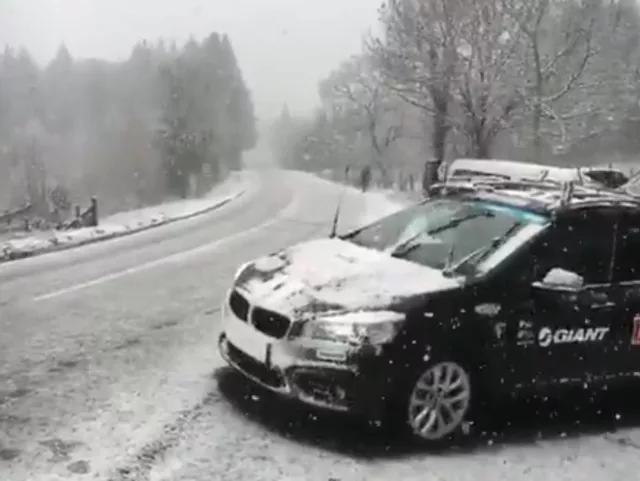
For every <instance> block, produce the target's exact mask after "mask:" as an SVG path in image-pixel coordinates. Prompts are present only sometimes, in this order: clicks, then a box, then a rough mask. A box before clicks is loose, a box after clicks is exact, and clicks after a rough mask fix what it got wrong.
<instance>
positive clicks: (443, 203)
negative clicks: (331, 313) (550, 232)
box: [345, 199, 548, 273]
mask: <svg viewBox="0 0 640 481" xmlns="http://www.w3.org/2000/svg"><path fill="white" fill-rule="evenodd" d="M547 222H548V219H547V218H546V217H544V216H541V215H538V214H534V213H531V212H528V211H526V210H523V209H519V208H514V207H506V206H503V205H499V204H495V203H491V202H484V201H475V200H474V201H461V200H453V199H435V200H429V201H426V202H423V203H421V204H418V205H415V206H413V207H410V208H408V209H405V210H403V211H401V212H397V213H395V214H393V215H390V216H388V217H385V218H383V219H381V220H380V221H378V222H375V223H374V224H371V225H369V226H366V227H364V228H362V229H360V230H358V231H355V232H354V233H352V234H349V235H347V236H345V239H346V240H349V241H350V242H353V243H354V244H357V245H359V246H362V247H367V248H370V249H375V250H379V251H383V252H386V253H388V254H389V255H390V256H393V257H397V258H401V259H405V260H408V261H411V262H415V263H418V264H422V265H425V266H427V267H432V268H435V269H442V270H445V271H451V270H452V269H453V270H459V271H460V272H461V273H462V272H466V271H465V269H464V268H467V269H469V268H471V269H472V268H473V266H475V265H477V263H479V262H480V261H481V260H484V259H486V258H487V257H488V256H489V255H490V254H492V253H493V252H495V251H496V250H497V249H498V248H499V247H500V246H502V245H504V244H505V243H506V242H507V241H508V240H509V239H510V238H511V237H512V236H515V235H516V234H517V233H518V232H519V231H520V230H522V229H523V228H525V227H527V226H529V225H531V224H536V225H543V224H546V223H547Z"/></svg>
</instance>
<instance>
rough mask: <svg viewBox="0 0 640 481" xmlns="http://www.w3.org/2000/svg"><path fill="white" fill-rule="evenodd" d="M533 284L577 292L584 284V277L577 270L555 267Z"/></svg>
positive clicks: (545, 287) (540, 287)
mask: <svg viewBox="0 0 640 481" xmlns="http://www.w3.org/2000/svg"><path fill="white" fill-rule="evenodd" d="M532 286H533V287H536V288H539V289H547V290H557V291H572V292H576V291H579V290H580V289H582V287H583V286H584V278H583V277H582V276H579V275H578V274H576V273H575V272H571V271H567V270H564V269H560V268H559V267H554V268H553V269H551V270H550V271H549V272H547V274H546V275H545V276H544V278H543V279H542V281H537V282H534V283H533V284H532Z"/></svg>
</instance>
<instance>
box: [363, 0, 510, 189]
mask: <svg viewBox="0 0 640 481" xmlns="http://www.w3.org/2000/svg"><path fill="white" fill-rule="evenodd" d="M381 20H382V23H383V26H384V28H385V35H384V37H383V38H381V39H376V40H373V41H371V42H370V43H369V48H370V50H371V51H372V53H373V55H374V56H375V58H376V59H377V60H378V62H379V65H380V66H381V69H382V70H383V72H384V73H385V78H386V79H387V82H388V85H389V88H390V89H392V90H393V91H394V92H396V93H397V94H398V95H399V96H400V97H401V98H402V99H403V100H405V101H406V102H408V103H410V104H412V105H414V106H417V107H419V108H421V109H422V110H423V112H424V113H425V114H426V116H428V117H429V118H430V119H431V132H430V134H431V144H432V149H433V156H434V158H435V163H436V164H438V165H439V164H440V163H441V162H442V161H443V160H444V158H445V152H446V141H447V137H448V136H449V134H450V133H456V134H457V135H458V136H459V137H461V138H463V139H464V141H465V144H466V148H465V151H466V153H467V155H470V156H473V157H481V158H486V157H489V156H490V153H491V147H492V144H493V142H494V140H495V138H496V136H497V135H498V134H499V133H500V132H501V131H502V130H504V129H506V128H508V127H509V126H510V125H511V121H512V118H513V116H514V114H515V112H516V110H517V108H518V107H519V105H520V104H521V102H522V100H521V98H520V96H519V92H518V89H517V88H515V85H514V78H513V77H514V73H513V71H514V67H515V66H516V64H517V61H518V56H519V54H520V52H519V47H520V46H519V43H518V42H519V39H518V38H517V36H516V35H515V34H514V31H513V28H511V27H512V24H513V22H512V21H510V18H508V17H506V16H505V13H504V10H503V9H502V8H500V5H496V4H494V3H491V2H484V1H481V0H454V1H451V0H449V1H447V0H435V1H433V2H420V1H417V0H416V1H414V0H390V1H389V2H388V4H387V5H386V6H385V7H384V8H383V9H382V11H381ZM428 163H430V162H428ZM427 167H432V166H430V165H428V166H427ZM429 170H430V171H431V172H435V171H436V169H429ZM432 180H434V179H425V182H430V181H432Z"/></svg>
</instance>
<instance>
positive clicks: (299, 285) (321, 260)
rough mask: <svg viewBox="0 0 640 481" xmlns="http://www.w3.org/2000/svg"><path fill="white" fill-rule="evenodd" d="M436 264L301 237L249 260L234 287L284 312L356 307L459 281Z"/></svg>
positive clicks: (385, 303)
mask: <svg viewBox="0 0 640 481" xmlns="http://www.w3.org/2000/svg"><path fill="white" fill-rule="evenodd" d="M461 283H462V281H461V279H460V278H448V277H445V276H443V275H442V273H441V272H440V271H439V270H436V269H432V268H429V267H425V266H422V265H419V264H415V263H412V262H409V261H405V260H402V259H397V258H394V257H391V256H390V255H389V254H385V253H383V252H379V251H376V250H373V249H367V248H364V247H360V246H357V245H355V244H352V243H350V242H346V241H343V240H340V239H335V238H334V239H320V240H315V241H311V242H305V243H302V244H298V245H295V246H292V247H290V248H288V249H285V250H283V251H281V252H279V253H277V254H273V255H270V256H267V257H263V258H260V259H258V260H256V261H254V262H252V263H249V264H247V265H246V266H245V267H244V268H243V269H242V270H241V271H240V272H239V273H238V276H237V278H236V287H237V288H239V289H240V290H241V291H243V292H244V293H245V294H246V295H247V296H248V297H249V298H250V299H251V301H252V302H254V303H257V304H259V305H261V306H263V307H265V308H269V309H272V310H274V311H277V312H281V313H283V314H288V315H292V316H299V315H301V314H302V313H308V312H314V313H318V312H329V311H340V312H345V311H356V310H362V309H380V308H384V307H389V306H392V305H394V304H395V303H397V302H398V301H400V300H402V299H404V298H408V297H412V296H417V295H421V294H427V293H431V292H438V291H443V290H448V289H454V288H457V287H459V286H460V285H461Z"/></svg>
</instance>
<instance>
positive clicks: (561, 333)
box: [538, 327, 609, 347]
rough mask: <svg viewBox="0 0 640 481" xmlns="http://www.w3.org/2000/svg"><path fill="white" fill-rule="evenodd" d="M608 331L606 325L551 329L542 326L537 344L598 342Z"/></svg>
mask: <svg viewBox="0 0 640 481" xmlns="http://www.w3.org/2000/svg"><path fill="white" fill-rule="evenodd" d="M608 332H609V328H608V327H580V328H577V329H551V328H549V327H543V328H542V329H540V331H539V332H538V344H540V346H542V347H547V346H550V345H551V344H576V343H578V344H582V343H585V342H599V341H602V340H603V339H604V337H605V336H606V335H607V333H608Z"/></svg>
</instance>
